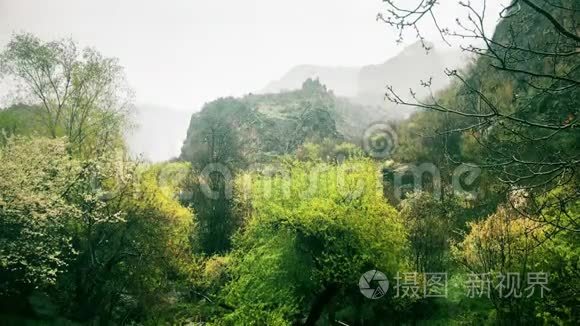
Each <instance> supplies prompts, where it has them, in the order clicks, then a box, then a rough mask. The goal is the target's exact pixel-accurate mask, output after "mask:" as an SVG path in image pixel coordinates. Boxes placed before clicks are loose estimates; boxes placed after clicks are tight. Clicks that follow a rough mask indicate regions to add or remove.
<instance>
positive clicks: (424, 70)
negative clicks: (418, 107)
mask: <svg viewBox="0 0 580 326" xmlns="http://www.w3.org/2000/svg"><path fill="white" fill-rule="evenodd" d="M466 62H467V58H466V57H464V56H462V55H461V53H459V52H454V51H447V52H446V51H443V50H440V49H437V48H434V47H433V46H432V50H431V51H429V53H427V52H426V51H425V49H424V48H423V47H422V46H421V44H420V43H415V44H413V45H410V46H408V47H406V48H404V49H403V51H401V53H399V54H398V55H397V56H395V57H393V58H391V59H389V60H387V61H385V62H383V63H380V64H374V65H367V66H362V67H325V66H314V65H301V66H297V67H294V68H292V69H291V70H290V71H289V72H288V73H287V74H285V75H284V76H283V77H282V78H280V79H279V80H277V81H274V82H271V83H270V84H269V85H268V86H266V87H265V88H264V89H263V90H262V91H261V93H277V92H283V91H290V90H296V89H300V87H301V85H302V83H303V82H304V80H306V79H308V78H318V79H320V82H321V83H322V84H324V85H326V86H327V87H328V89H330V90H332V91H333V92H334V93H335V94H336V95H338V96H341V97H346V98H348V99H349V100H350V101H352V102H355V103H358V104H362V105H364V106H366V107H374V108H375V109H373V110H371V112H364V113H365V114H368V113H371V114H376V115H378V116H377V117H381V118H383V119H401V118H405V117H406V116H407V115H408V114H410V111H409V110H408V109H406V110H402V109H399V108H396V107H394V106H393V105H392V104H391V103H388V102H386V101H385V99H384V94H385V89H386V86H387V85H391V86H393V88H394V89H395V90H396V91H397V92H398V93H400V94H401V95H402V96H403V97H406V98H408V97H409V96H410V93H409V89H410V88H412V89H413V90H414V91H415V92H416V93H417V95H418V96H425V95H427V94H428V92H427V90H426V89H425V88H424V87H422V86H421V81H428V80H431V81H432V86H433V87H432V89H433V90H434V91H438V90H441V89H443V88H444V87H445V86H447V85H448V83H449V80H448V78H447V76H446V75H445V73H444V71H445V69H446V68H450V69H456V68H460V67H461V66H462V65H463V64H464V63H466ZM384 109H388V110H387V111H386V112H385V110H384Z"/></svg>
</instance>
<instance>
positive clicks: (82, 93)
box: [0, 34, 132, 156]
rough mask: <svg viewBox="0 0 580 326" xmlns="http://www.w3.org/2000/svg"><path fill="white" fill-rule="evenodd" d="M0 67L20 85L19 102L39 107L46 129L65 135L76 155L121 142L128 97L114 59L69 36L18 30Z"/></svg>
mask: <svg viewBox="0 0 580 326" xmlns="http://www.w3.org/2000/svg"><path fill="white" fill-rule="evenodd" d="M0 69H1V70H0V72H2V73H3V74H4V75H6V76H7V77H10V78H12V79H13V80H14V81H15V82H16V84H17V85H18V87H19V89H20V90H21V92H20V97H21V98H19V99H18V100H19V101H21V102H23V103H26V104H31V105H38V106H40V107H41V108H42V111H39V112H42V121H43V125H44V127H45V128H46V131H47V134H48V135H50V136H51V137H52V138H56V137H59V136H66V137H68V138H69V142H70V143H71V146H72V149H73V151H75V152H76V153H78V154H79V155H84V156H87V155H91V154H92V153H94V152H95V151H97V150H101V149H103V148H106V147H108V146H109V145H110V144H115V145H118V144H119V143H120V142H121V139H122V138H121V136H122V127H125V126H126V123H127V119H126V118H127V116H128V113H129V111H130V109H131V106H132V105H131V101H132V96H131V91H130V90H129V89H128V88H127V86H126V83H125V80H124V76H123V70H122V68H121V66H119V64H118V61H117V59H115V58H107V57H104V56H103V55H102V54H101V53H99V52H98V51H96V50H95V49H91V48H85V49H82V50H80V49H79V47H78V45H77V44H76V43H75V42H73V41H72V40H57V41H51V42H44V41H42V40H40V39H39V38H38V37H36V36H34V35H32V34H16V35H14V36H13V38H12V39H11V40H10V42H8V45H7V46H6V49H5V50H4V51H3V52H1V53H0Z"/></svg>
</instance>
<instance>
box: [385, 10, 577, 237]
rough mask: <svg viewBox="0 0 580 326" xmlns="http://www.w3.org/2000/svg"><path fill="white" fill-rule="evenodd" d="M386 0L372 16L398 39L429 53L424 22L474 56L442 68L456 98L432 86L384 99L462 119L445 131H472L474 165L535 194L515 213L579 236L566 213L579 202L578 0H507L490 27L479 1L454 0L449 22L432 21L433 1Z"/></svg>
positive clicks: (434, 17)
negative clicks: (456, 12)
mask: <svg viewBox="0 0 580 326" xmlns="http://www.w3.org/2000/svg"><path fill="white" fill-rule="evenodd" d="M384 2H385V5H386V10H385V13H381V14H379V15H378V17H377V19H378V20H380V21H382V22H384V23H386V24H388V25H389V26H391V27H393V28H394V29H395V30H397V32H398V35H399V40H402V38H403V37H404V36H405V35H406V34H405V31H406V30H412V31H414V33H415V34H416V36H417V38H419V40H420V41H421V42H422V44H423V45H424V47H425V48H426V50H430V49H429V45H428V43H427V42H426V41H425V37H424V34H423V32H422V30H421V26H423V27H424V26H425V25H424V24H431V26H432V27H433V28H435V29H436V30H437V31H438V33H439V35H440V37H441V39H442V40H443V41H444V42H445V43H447V44H449V45H450V46H451V44H462V45H460V48H461V49H462V50H463V51H464V52H466V53H468V54H471V55H472V56H473V57H475V59H476V61H475V63H474V65H473V66H472V67H471V68H470V69H465V70H464V71H460V70H451V69H447V70H446V71H445V73H446V74H447V76H449V77H450V78H452V79H453V80H454V87H456V89H457V90H458V91H457V93H456V95H457V96H458V97H459V98H460V99H459V100H454V101H449V100H444V99H442V97H441V96H439V95H440V94H433V92H430V96H428V97H427V98H419V97H418V96H417V95H416V92H414V91H413V90H410V93H411V95H412V96H411V98H412V99H413V100H411V101H409V100H406V99H405V98H406V97H405V96H402V95H401V94H398V93H397V92H396V91H395V90H394V89H393V88H392V87H391V86H387V91H386V94H385V96H386V99H388V100H390V101H392V102H394V103H396V104H399V105H403V106H412V107H419V108H422V109H425V110H431V111H436V112H440V113H442V114H445V115H448V116H449V117H454V118H455V119H456V120H457V121H461V125H460V127H454V128H450V130H448V132H460V133H467V134H470V135H471V136H472V137H473V138H474V139H475V140H476V142H477V143H478V144H479V145H480V146H481V148H482V149H483V151H482V152H483V153H485V155H484V157H483V158H482V160H481V162H480V164H481V165H482V167H485V168H488V169H493V170H495V171H497V172H498V173H497V175H498V178H499V180H500V181H502V182H504V183H506V184H507V185H509V188H510V189H511V190H513V191H517V190H524V192H525V193H526V194H528V195H529V196H530V199H534V200H530V202H531V203H533V204H532V206H533V208H532V212H522V213H525V214H528V215H529V216H536V217H537V216H540V217H541V220H542V221H543V222H548V223H550V224H553V225H554V226H557V227H559V228H566V229H572V230H575V231H578V232H580V224H579V223H580V217H578V216H570V214H571V209H570V206H571V205H574V204H575V203H577V202H578V199H579V198H580V196H579V195H580V194H579V191H578V189H579V174H578V168H579V166H580V165H579V164H580V150H579V148H578V141H579V140H580V131H579V129H578V114H579V111H580V2H578V1H577V0H513V1H511V3H510V4H509V5H507V6H505V7H504V8H503V10H501V12H499V13H495V14H496V15H495V16H494V15H491V16H492V17H493V18H495V19H499V24H498V25H497V28H496V31H495V33H489V31H488V30H486V21H487V19H489V16H490V12H489V9H488V2H487V0H481V1H478V2H477V4H475V5H474V4H473V3H472V2H470V1H468V0H461V1H460V2H459V4H458V5H459V6H460V7H461V8H462V9H463V14H464V16H462V17H457V18H456V20H455V23H456V24H455V26H454V27H448V26H445V25H444V24H443V22H442V21H440V19H439V17H438V15H437V9H438V6H439V5H440V1H439V0H417V1H415V2H413V3H412V4H409V3H408V1H402V0H385V1H384ZM463 14H462V15H463ZM491 14H493V13H491ZM422 86H423V87H427V88H430V86H431V85H430V83H429V82H422ZM555 189H564V190H565V191H560V192H554V190H555ZM539 194H540V195H541V196H538V195H539ZM546 194H548V195H546ZM540 198H541V199H540ZM550 207H552V208H553V207H558V208H560V209H559V210H558V211H559V212H560V213H561V214H563V215H564V216H560V217H556V218H555V219H554V218H553V217H551V218H548V217H546V216H543V215H542V212H544V211H546V209H548V208H550ZM551 211H552V212H553V210H551ZM572 214H573V213H572Z"/></svg>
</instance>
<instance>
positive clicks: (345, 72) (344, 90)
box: [261, 65, 360, 97]
mask: <svg viewBox="0 0 580 326" xmlns="http://www.w3.org/2000/svg"><path fill="white" fill-rule="evenodd" d="M359 73H360V67H326V66H316V65H300V66H296V67H294V68H292V69H290V71H288V72H287V73H286V74H285V75H284V76H282V78H280V79H279V80H276V81H273V82H270V83H269V84H268V85H267V86H266V87H265V88H264V89H262V91H261V93H278V92H284V91H293V90H297V89H300V88H301V87H302V83H303V82H304V81H305V80H307V79H308V78H312V79H316V78H318V79H320V81H321V82H322V83H324V84H326V85H327V86H328V87H329V88H330V89H332V90H333V91H334V92H335V93H336V94H338V95H341V96H347V97H354V96H356V95H357V89H358V86H357V83H358V75H359Z"/></svg>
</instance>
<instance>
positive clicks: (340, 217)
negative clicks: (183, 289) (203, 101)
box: [223, 160, 405, 324]
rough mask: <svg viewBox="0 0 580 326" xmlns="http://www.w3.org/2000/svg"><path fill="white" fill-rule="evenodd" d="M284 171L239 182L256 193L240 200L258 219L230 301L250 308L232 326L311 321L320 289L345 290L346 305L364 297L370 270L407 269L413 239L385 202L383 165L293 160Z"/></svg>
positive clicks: (242, 243)
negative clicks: (408, 240)
mask: <svg viewBox="0 0 580 326" xmlns="http://www.w3.org/2000/svg"><path fill="white" fill-rule="evenodd" d="M284 168H285V169H287V170H286V172H287V174H285V175H286V177H284V176H280V175H277V176H274V177H268V176H263V175H259V174H246V175H244V176H240V177H239V179H238V187H241V188H239V189H240V194H246V195H249V197H244V196H242V197H239V201H240V203H241V204H242V205H243V206H244V207H246V209H247V210H249V215H250V216H249V219H248V221H247V222H246V226H245V228H244V229H243V231H241V232H240V234H239V235H238V236H237V237H236V241H235V250H234V253H233V256H232V258H233V262H232V268H231V273H232V279H233V280H232V281H231V282H230V283H229V284H228V285H227V286H226V287H225V288H224V293H223V296H224V298H225V300H226V301H227V302H228V303H229V304H230V305H232V306H235V307H243V308H242V309H240V310H238V309H236V310H235V312H234V313H232V314H228V315H226V316H225V317H224V320H228V321H235V322H237V323H244V321H248V320H250V319H249V318H254V317H259V318H262V319H257V321H256V323H257V324H260V323H261V322H268V321H270V320H269V319H268V318H271V317H274V318H276V320H278V319H280V318H283V320H285V321H286V323H290V322H292V321H293V319H294V318H297V317H298V316H306V315H308V312H309V310H310V307H309V303H310V302H311V301H312V300H314V299H316V295H317V293H319V292H320V291H323V292H324V290H325V289H328V288H331V287H338V288H339V289H340V291H341V293H343V297H342V298H341V302H346V301H348V300H353V299H357V298H358V297H359V296H360V293H358V288H357V287H356V284H357V282H358V279H359V278H360V276H361V275H362V274H363V273H364V272H366V271H367V270H370V269H374V268H376V269H379V270H381V271H384V272H385V273H388V274H389V275H393V274H394V273H395V272H396V271H397V270H398V268H399V267H401V264H402V262H401V260H400V259H397V257H401V255H402V254H403V252H404V250H405V233H404V231H403V226H402V223H401V222H400V221H399V220H398V218H397V215H396V213H395V211H394V209H393V208H392V207H390V206H388V205H387V204H386V203H385V201H384V199H383V197H382V190H381V187H380V184H379V183H378V182H377V180H378V179H377V177H378V167H377V165H375V164H374V163H372V162H370V161H368V160H356V161H355V160H353V161H347V162H346V163H345V164H343V165H338V166H336V165H328V164H324V163H313V162H298V161H292V162H288V163H286V164H285V165H284ZM314 171H315V172H314ZM341 308H342V307H341ZM266 312H267V313H266Z"/></svg>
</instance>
